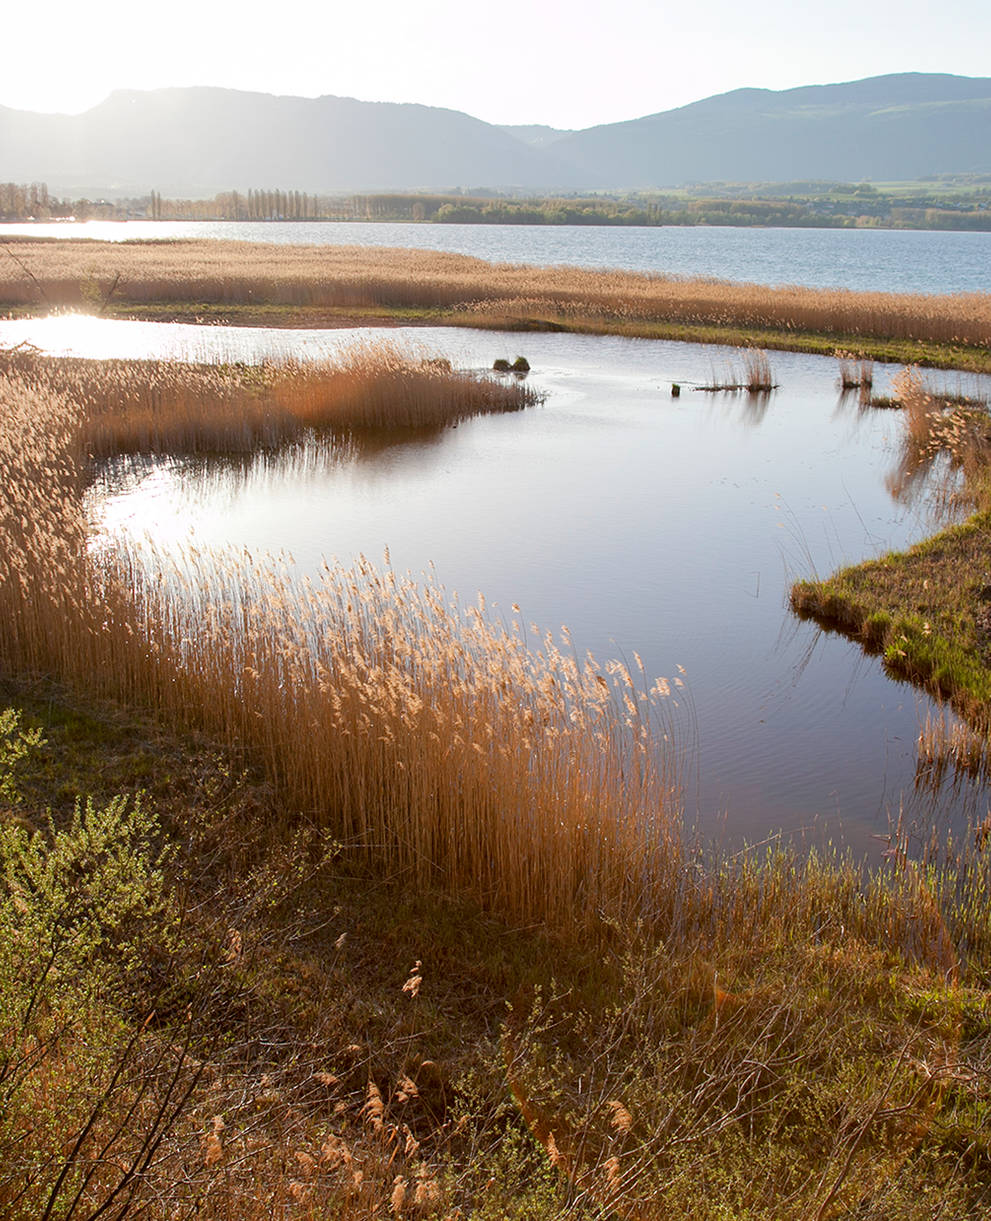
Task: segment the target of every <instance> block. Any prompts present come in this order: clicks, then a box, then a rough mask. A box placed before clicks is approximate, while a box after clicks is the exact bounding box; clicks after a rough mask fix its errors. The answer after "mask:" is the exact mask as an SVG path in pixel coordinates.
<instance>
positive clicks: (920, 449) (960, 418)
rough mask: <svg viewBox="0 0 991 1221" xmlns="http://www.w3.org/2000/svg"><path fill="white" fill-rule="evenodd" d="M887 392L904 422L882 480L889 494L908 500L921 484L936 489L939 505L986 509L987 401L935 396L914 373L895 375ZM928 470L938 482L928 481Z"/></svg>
mask: <svg viewBox="0 0 991 1221" xmlns="http://www.w3.org/2000/svg"><path fill="white" fill-rule="evenodd" d="M893 391H894V399H895V401H896V402H897V403H898V404H899V406H900V407H901V409H902V418H903V421H904V431H903V435H902V444H901V453H900V456H899V461H898V465H897V467H896V469H895V470H894V472H893V473H892V474H891V475H890V476H889V478H888V486H889V487H890V488H891V491H892V493H893V495H895V496H896V497H898V498H899V499H906V498H909V497H911V496H912V495H914V494H915V493H916V491H917V489H918V488H919V487H921V486H922V485H923V481H925V484H926V486H927V487H931V486H932V485H933V484H935V485H936V487H935V492H934V495H935V496H936V499H937V500H938V502H939V503H941V504H943V505H944V507H949V508H953V507H956V506H959V505H960V504H968V505H970V506H971V507H974V506H979V507H984V508H987V507H988V506H989V505H991V488H989V485H988V471H989V465H991V416H989V414H988V406H987V403H985V402H983V401H982V400H977V399H970V398H966V397H962V396H958V395H951V396H946V395H942V394H937V393H935V392H934V391H932V390H931V389H929V387H928V386H927V385H926V383H925V381H924V379H923V378H922V376H921V375H920V373H919V372H918V370H917V369H905V370H903V371H902V372H901V373H899V374H898V376H897V377H896V378H895V380H894V385H893ZM934 471H941V472H942V478H941V479H938V480H934V479H933V473H934Z"/></svg>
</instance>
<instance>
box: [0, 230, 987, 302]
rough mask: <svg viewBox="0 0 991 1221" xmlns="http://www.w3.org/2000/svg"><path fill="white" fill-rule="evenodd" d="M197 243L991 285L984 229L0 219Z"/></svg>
mask: <svg viewBox="0 0 991 1221" xmlns="http://www.w3.org/2000/svg"><path fill="white" fill-rule="evenodd" d="M8 234H9V235H14V234H27V235H29V236H35V237H62V238H65V237H89V238H99V239H101V240H103V241H127V240H133V239H136V238H145V239H147V238H170V237H182V238H191V237H196V238H204V239H225V240H228V241H248V242H274V243H278V244H311V243H312V244H314V245H334V246H338V245H339V246H350V245H356V246H406V247H412V248H414V249H418V250H446V251H452V252H453V253H455V254H469V255H474V256H475V257H476V258H480V259H487V260H489V261H490V262H495V263H533V264H537V265H538V266H544V265H550V264H566V265H569V266H579V267H617V268H622V269H623V270H626V271H643V272H654V273H657V274H661V275H672V276H710V277H714V278H716V279H720V280H738V281H745V282H748V283H756V284H802V285H806V286H808V287H811V288H851V289H864V290H871V291H879V290H880V291H883V292H907V293H961V292H988V291H989V289H991V233H949V232H943V233H935V232H925V231H914V230H895V229H754V228H747V229H737V228H731V227H725V228H724V227H714V228H708V227H706V226H702V225H700V226H694V227H674V226H668V227H654V228H643V227H630V228H626V227H624V228H615V229H614V228H608V227H605V226H589V225H425V224H422V225H415V224H391V223H376V224H369V223H365V222H360V221H346V222H337V221H329V222H320V223H315V222H311V223H306V222H293V223H292V224H286V223H280V222H277V221H276V222H268V221H253V222H238V223H234V222H226V223H221V222H216V221H214V222H207V221H175V222H173V221H127V222H121V221H87V222H86V223H83V224H61V223H59V224H21V225H14V224H8V225H0V238H3V237H5V236H6V235H8Z"/></svg>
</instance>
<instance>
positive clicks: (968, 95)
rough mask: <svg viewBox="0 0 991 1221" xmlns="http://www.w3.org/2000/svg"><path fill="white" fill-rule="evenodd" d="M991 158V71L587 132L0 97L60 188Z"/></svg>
mask: <svg viewBox="0 0 991 1221" xmlns="http://www.w3.org/2000/svg"><path fill="white" fill-rule="evenodd" d="M988 172H991V78H986V77H983V78H975V77H961V76H952V75H946V74H924V73H902V74H898V75H890V76H878V77H869V78H867V79H865V80H860V81H851V82H847V83H843V84H832V85H810V86H803V87H801V88H797V89H788V90H783V91H779V92H776V91H772V90H768V89H736V90H733V91H732V92H730V93H723V94H718V95H716V96H713V97H709V98H704V99H702V100H701V101H698V102H693V103H691V104H690V105H687V106H681V107H679V108H677V109H675V110H668V111H662V112H660V113H658V114H653V115H647V116H645V117H643V118H639V119H631V120H629V121H627V122H624V123H610V124H606V125H603V126H599V127H591V128H588V129H586V130H584V131H577V132H562V131H558V130H557V129H554V128H548V127H544V126H542V125H540V124H532V125H523V126H515V127H513V126H507V127H498V126H495V125H493V124H489V123H484V122H482V121H481V120H480V119H474V118H472V117H471V116H470V115H467V114H463V113H462V112H460V111H455V110H445V109H441V108H438V107H431V106H420V105H415V104H398V103H391V102H362V101H358V100H356V99H354V98H342V97H333V96H327V97H321V98H299V97H276V96H272V95H270V94H263V93H248V92H241V91H237V90H230V89H218V88H190V89H158V90H151V91H137V90H129V91H118V92H115V93H112V94H111V95H110V96H109V97H108V98H107V99H106V100H105V101H103V102H101V103H100V104H99V105H98V106H95V107H93V108H92V109H91V110H89V111H86V112H85V113H84V114H81V115H54V114H37V113H34V112H29V111H18V110H12V109H9V108H4V107H0V181H13V182H31V181H44V182H46V183H48V185H49V187H50V188H51V189H52V191H53V192H56V193H59V194H71V195H83V194H88V195H91V196H92V195H95V194H115V195H124V194H135V195H139V194H144V193H147V192H148V191H150V190H151V189H152V188H155V189H157V190H158V191H160V192H162V193H164V194H166V195H177V196H190V197H197V196H209V195H213V194H215V193H217V192H218V191H223V190H228V189H231V188H238V189H241V190H244V189H247V188H248V187H249V186H257V187H275V186H278V187H282V188H284V189H294V190H306V191H321V192H332V191H360V190H379V191H381V190H416V189H425V190H450V189H452V188H457V187H464V188H469V189H475V190H481V189H484V188H489V189H498V190H507V191H514V190H515V191H538V190H539V191H554V190H557V191H576V190H582V189H590V188H594V189H604V190H623V189H649V188H651V187H659V188H663V187H671V186H680V185H683V184H688V183H706V182H717V181H723V182H758V181H759V182H783V181H795V180H844V181H851V180H853V181H860V180H863V179H874V180H876V181H879V180H906V179H917V178H923V177H927V176H930V175H934V174H942V173H988Z"/></svg>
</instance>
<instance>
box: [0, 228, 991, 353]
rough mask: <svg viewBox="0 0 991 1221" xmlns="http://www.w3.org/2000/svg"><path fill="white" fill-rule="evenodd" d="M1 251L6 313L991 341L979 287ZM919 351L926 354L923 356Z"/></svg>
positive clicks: (205, 245)
mask: <svg viewBox="0 0 991 1221" xmlns="http://www.w3.org/2000/svg"><path fill="white" fill-rule="evenodd" d="M6 247H7V248H8V249H7V253H6V257H4V254H3V252H2V251H0V307H7V308H9V309H23V308H33V309H46V310H47V309H56V308H112V309H113V310H114V311H116V312H117V313H125V314H126V311H127V308H128V307H129V306H133V307H135V308H141V307H147V306H149V305H160V306H161V305H168V304H170V303H171V304H176V305H183V306H187V307H191V308H194V309H195V307H196V306H197V305H201V306H202V310H203V313H204V314H205V315H206V316H215V314H216V311H217V310H218V309H220V310H223V308H224V307H229V308H231V309H232V310H235V311H236V309H237V308H239V307H252V308H254V309H264V308H276V309H282V310H290V309H301V310H310V311H318V312H319V311H323V312H324V313H332V312H334V311H338V312H345V313H346V312H348V311H358V312H361V311H365V312H371V313H374V311H376V310H378V311H382V312H386V313H387V312H390V311H411V312H413V313H416V314H422V313H423V312H424V311H436V312H437V314H438V315H440V317H438V318H437V319H436V320H438V321H457V322H461V323H465V324H469V325H470V324H472V323H474V324H475V325H480V326H503V327H514V326H515V327H528V326H529V327H541V326H543V327H553V326H561V327H565V328H574V329H580V328H582V327H592V328H595V327H604V328H606V329H609V328H613V329H623V328H633V329H634V330H635V329H636V328H638V327H639V328H649V327H650V326H660V325H664V326H689V327H692V328H695V329H697V330H699V331H702V332H704V331H705V330H706V329H707V328H708V329H712V328H716V329H722V330H727V329H736V330H737V331H740V330H750V331H753V332H762V333H773V334H775V335H777V336H779V338H778V340H777V342H778V343H779V344H781V345H787V342H788V339H787V337H788V336H789V335H791V336H795V337H796V338H797V337H800V336H802V335H807V334H815V335H820V336H834V337H836V338H837V339H852V340H856V339H862V340H863V341H864V343H865V345H868V344H876V343H879V342H881V341H885V340H889V341H890V340H894V341H899V342H903V343H910V344H915V345H920V346H921V347H922V348H924V347H925V346H926V345H929V346H936V345H938V346H941V347H943V348H951V349H956V350H957V351H959V352H962V353H964V354H966V353H967V352H975V353H977V354H978V356H979V355H980V350H981V349H985V350H986V349H987V348H988V347H989V346H991V295H989V294H986V293H969V294H957V295H950V296H926V295H921V294H917V295H911V294H896V293H870V292H852V291H844V290H818V289H811V288H800V287H794V286H791V287H788V286H784V287H777V288H768V287H766V286H762V285H754V284H733V283H728V282H724V281H719V280H710V279H691V280H689V279H681V278H678V277H671V276H664V275H643V274H637V273H633V272H623V271H595V270H587V269H579V268H570V267H526V266H516V265H509V264H492V263H487V262H484V261H483V260H481V259H476V258H469V257H467V256H464V255H456V254H446V253H433V252H423V251H414V250H398V249H388V248H378V247H346V246H342V247H334V246H276V245H268V244H265V245H262V244H248V243H235V242H206V241H202V242H197V241H165V242H126V243H106V242H91V241H82V240H79V241H77V240H58V241H49V242H45V241H37V240H28V239H24V240H18V241H17V242H16V243H15V242H9V243H7V244H6ZM12 253H16V259H15V258H14V257H12ZM232 318H233V319H234V320H235V321H236V319H237V315H236V312H235V313H233V314H232ZM644 333H646V332H644ZM761 342H762V343H763V342H764V341H763V340H762V341H761ZM765 346H767V345H766V344H765ZM836 346H837V344H836V343H835V342H834V343H833V344H832V348H835V347H836ZM843 346H845V347H848V346H849V344H846V343H844V345H843ZM832 348H830V347H827V348H826V350H832ZM984 355H985V356H986V351H985V353H984ZM918 358H919V359H927V356H926V353H925V351H924V350H920V352H919V354H918ZM975 358H977V357H975Z"/></svg>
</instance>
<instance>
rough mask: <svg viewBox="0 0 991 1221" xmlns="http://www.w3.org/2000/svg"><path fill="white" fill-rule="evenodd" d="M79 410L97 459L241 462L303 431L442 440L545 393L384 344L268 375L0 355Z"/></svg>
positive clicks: (273, 364) (352, 348)
mask: <svg viewBox="0 0 991 1221" xmlns="http://www.w3.org/2000/svg"><path fill="white" fill-rule="evenodd" d="M2 372H6V373H8V374H13V375H15V376H17V377H19V378H21V379H29V380H30V382H31V384H32V385H33V386H35V387H39V388H40V387H47V388H49V389H51V390H52V391H53V392H55V393H64V394H67V395H69V397H70V398H71V399H72V400H73V402H76V403H79V404H81V405H82V410H83V415H82V422H81V425H80V429H81V432H80V438H81V442H82V445H83V447H84V449H85V450H86V452H87V453H88V454H89V455H90V456H91V457H95V458H106V457H111V456H113V455H115V454H122V453H167V452H171V453H184V454H188V453H201V452H205V453H245V452H248V451H250V450H252V449H255V448H257V447H259V446H268V445H278V444H280V443H282V442H285V441H288V440H292V439H295V438H297V437H299V436H300V435H301V434H302V433H303V432H305V431H306V430H307V429H311V428H312V429H318V430H324V431H326V430H329V431H333V432H337V433H348V432H355V431H359V432H360V431H367V430H369V429H398V430H402V429H435V428H443V427H446V426H448V425H450V424H455V423H457V422H458V421H459V420H463V419H467V418H468V417H469V416H473V415H480V414H485V413H488V412H501V411H519V410H522V409H523V408H525V407H529V406H532V405H533V404H534V403H536V402H537V400H538V396H537V394H536V393H535V392H534V391H533V390H531V389H530V387H529V386H527V385H526V383H525V382H523V381H519V380H513V381H506V380H505V379H501V378H495V377H487V376H479V375H478V374H475V373H472V372H470V371H467V370H455V369H452V368H451V364H450V362H449V361H447V360H444V359H437V358H432V357H429V356H424V355H419V354H417V353H415V352H410V351H406V350H404V349H403V348H401V347H398V346H396V345H394V344H388V343H374V344H372V343H368V344H365V343H352V344H350V345H349V346H348V347H347V348H346V349H345V350H343V351H342V352H340V353H339V354H337V355H336V356H335V357H332V358H328V359H326V360H322V361H312V362H311V361H307V362H300V361H292V360H284V361H267V362H264V363H263V364H260V365H245V364H218V365H202V364H199V365H197V364H184V363H181V362H177V361H141V360H82V359H77V358H74V357H65V358H50V357H44V356H39V355H38V354H37V353H35V352H34V351H32V350H30V349H28V350H25V349H14V350H8V351H3V350H0V373H2Z"/></svg>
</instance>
